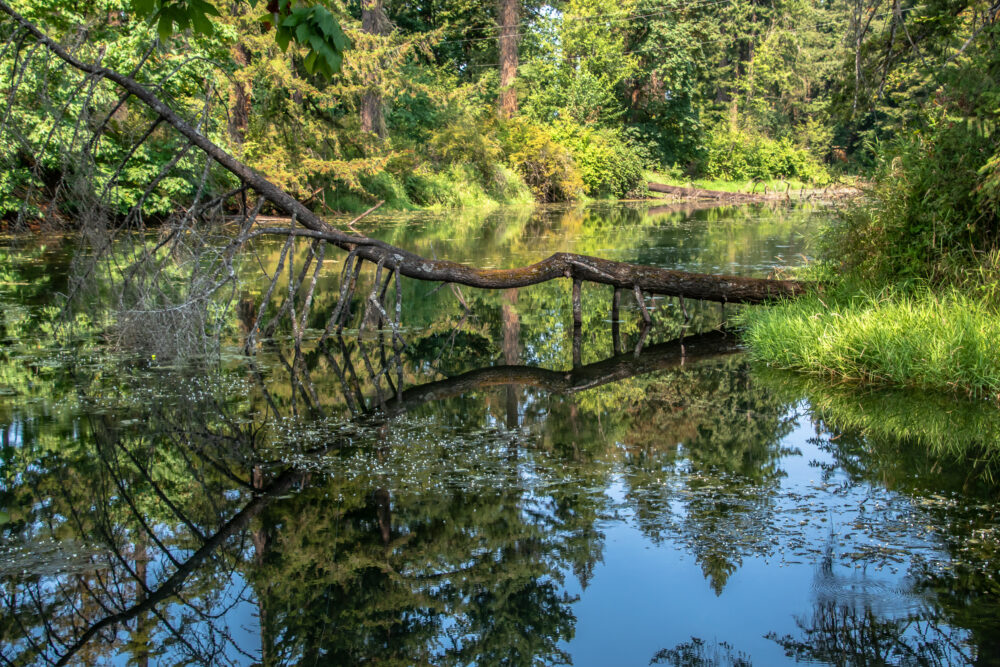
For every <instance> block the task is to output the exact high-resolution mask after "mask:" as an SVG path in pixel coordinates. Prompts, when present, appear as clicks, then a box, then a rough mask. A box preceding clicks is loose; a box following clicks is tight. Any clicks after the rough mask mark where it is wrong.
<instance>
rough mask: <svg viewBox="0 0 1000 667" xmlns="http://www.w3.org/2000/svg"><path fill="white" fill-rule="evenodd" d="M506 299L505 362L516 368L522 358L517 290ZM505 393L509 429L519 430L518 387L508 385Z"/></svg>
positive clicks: (504, 307)
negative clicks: (516, 305) (515, 305)
mask: <svg viewBox="0 0 1000 667" xmlns="http://www.w3.org/2000/svg"><path fill="white" fill-rule="evenodd" d="M504 297H505V299H506V300H507V303H505V304H503V307H502V308H501V310H500V316H501V318H502V323H503V362H504V363H505V364H507V365H508V366H514V365H516V364H517V363H518V361H520V358H521V349H520V343H521V318H520V316H518V314H517V309H516V308H515V307H514V304H516V303H517V290H516V289H511V290H507V291H506V292H504ZM505 392H506V395H507V396H506V398H507V400H506V408H507V410H506V412H507V428H517V427H518V425H519V423H520V419H519V418H518V417H519V412H520V410H519V409H518V395H517V392H518V389H517V385H516V384H509V385H507V387H506V389H505Z"/></svg>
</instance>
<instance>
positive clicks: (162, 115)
mask: <svg viewBox="0 0 1000 667" xmlns="http://www.w3.org/2000/svg"><path fill="white" fill-rule="evenodd" d="M0 10H2V11H3V12H4V13H6V14H7V15H9V16H11V17H12V18H13V19H14V20H15V21H16V22H17V23H18V24H19V25H20V26H21V28H22V29H24V30H25V31H26V32H28V33H30V34H31V35H32V36H33V37H34V38H35V39H36V40H37V41H38V42H39V43H40V44H42V45H44V46H45V47H46V48H47V49H49V50H50V51H51V52H52V53H54V54H55V55H56V56H57V57H59V58H60V59H62V60H63V61H65V62H66V63H68V64H69V65H71V66H72V67H74V68H75V69H77V70H79V71H81V72H83V73H85V74H87V75H89V76H92V77H95V78H101V79H107V80H109V81H113V82H114V83H115V84H117V85H118V86H119V87H121V88H122V89H123V90H124V91H125V92H126V96H128V95H131V96H134V97H136V98H137V99H139V100H141V101H142V102H143V103H144V104H146V105H147V106H148V107H149V108H150V109H151V110H153V111H154V112H155V113H156V114H158V116H159V119H158V120H157V122H160V121H163V122H166V123H167V124H169V125H170V126H172V127H173V128H174V129H176V130H177V132H179V133H180V134H181V135H183V136H184V137H185V138H186V139H187V140H188V141H190V142H191V144H193V145H194V146H197V147H198V148H200V149H201V150H202V151H204V152H205V154H206V155H207V156H209V157H210V158H211V159H213V160H215V161H216V162H217V163H218V164H220V165H222V167H224V168H225V169H226V170H228V171H229V172H230V173H232V174H233V175H234V176H236V177H237V178H238V179H239V180H240V181H241V182H242V183H243V184H244V185H245V186H247V187H249V188H251V189H253V190H254V191H255V192H257V194H258V195H260V197H262V198H263V199H266V200H267V201H269V202H271V204H273V205H274V206H275V207H277V208H278V209H281V210H282V211H284V212H286V213H288V214H289V215H290V216H291V217H292V219H293V220H295V221H297V222H298V223H299V224H301V225H302V227H304V229H300V228H297V227H290V228H258V229H256V230H254V231H253V232H252V233H250V234H248V235H246V236H245V237H243V238H242V239H241V240H242V241H243V242H245V241H247V240H249V239H250V238H252V237H253V236H256V235H260V234H281V235H288V236H305V237H309V238H312V239H319V240H322V241H326V242H329V243H332V244H334V245H336V246H337V247H339V248H341V249H343V250H347V251H348V252H350V253H351V254H352V255H354V256H356V257H357V259H358V260H367V261H369V262H372V263H373V264H376V265H379V266H385V267H386V268H388V269H391V270H392V271H394V272H395V273H397V274H401V275H404V276H407V277H409V278H414V279H417V280H428V281H442V282H450V283H458V284H460V285H468V286H470V287H478V288H484V289H508V288H513V287H526V286H528V285H535V284H538V283H542V282H547V281H549V280H554V279H557V278H570V279H572V280H574V281H577V282H578V281H584V280H585V281H589V282H594V283H599V284H604V285H611V286H613V287H615V288H616V289H619V288H620V289H631V290H633V291H634V292H635V293H636V295H637V296H639V297H641V295H642V293H650V294H662V295H668V296H679V297H687V298H694V299H704V300H708V301H718V302H722V303H727V302H728V303H748V304H756V303H762V302H764V301H769V300H773V299H780V298H794V297H796V296H799V295H800V294H802V293H803V292H804V291H805V289H806V286H805V285H804V284H803V283H799V282H796V281H790V280H765V279H759V278H743V277H738V276H725V275H710V274H701V273H687V272H684V271H672V270H669V269H661V268H657V267H653V266H641V265H635V264H630V263H627V262H615V261H610V260H606V259H600V258H597V257H588V256H586V255H576V254H572V253H557V254H555V255H552V256H551V257H549V258H547V259H544V260H542V261H541V262H538V263H537V264H532V265H530V266H525V267H519V268H513V269H480V268H476V267H471V266H466V265H463V264H458V263H455V262H449V261H442V260H436V259H429V258H426V257H422V256H420V255H417V254H415V253H412V252H409V251H407V250H404V249H402V248H397V247H396V246H393V245H390V244H388V243H385V242H383V241H379V240H377V239H372V238H369V237H367V236H363V235H361V234H351V233H346V232H343V231H340V230H337V229H334V228H332V227H331V226H329V225H328V224H327V223H326V222H324V221H323V220H322V219H321V218H320V217H319V216H318V215H316V214H315V213H313V212H312V210H310V209H309V208H308V207H307V206H305V205H304V204H302V203H301V202H300V201H298V200H297V199H295V198H294V197H292V196H291V195H289V194H288V193H287V192H285V191H284V190H282V189H281V188H279V187H278V186H276V185H274V184H273V183H271V182H270V181H269V180H267V179H266V178H264V177H263V176H262V175H261V174H259V173H257V172H256V171H254V170H253V169H251V168H250V167H248V166H247V165H245V164H243V163H242V162H240V161H239V160H237V159H236V158H234V157H233V156H232V155H230V154H229V153H227V152H226V151H225V150H223V149H222V148H220V147H219V146H218V145H216V144H215V143H213V142H212V141H211V140H209V139H208V138H207V137H206V136H205V135H204V134H202V133H201V132H199V131H198V129H196V128H195V127H193V126H192V125H191V124H190V123H188V122H187V121H185V120H184V119H183V118H181V117H180V116H179V115H178V114H177V113H176V112H175V111H174V110H173V109H171V108H170V107H169V106H168V105H167V104H165V103H164V102H163V101H162V100H161V99H160V98H159V97H157V96H156V95H155V94H154V93H153V92H151V91H150V90H149V89H148V88H146V87H145V86H143V85H142V84H140V83H139V82H138V81H136V80H135V79H133V78H132V77H129V76H126V75H124V74H121V73H120V72H117V71H115V70H111V69H108V68H106V67H103V66H101V65H97V64H91V63H85V62H82V61H80V60H78V59H77V58H76V57H74V56H73V55H72V54H70V53H68V52H67V51H66V50H65V49H63V48H62V47H61V46H60V45H59V44H57V43H56V42H54V41H53V40H52V39H50V38H49V37H48V36H47V35H45V34H44V33H43V32H42V31H41V30H39V29H38V28H37V27H35V25H34V24H32V23H31V22H30V21H28V20H26V19H25V18H23V17H22V16H21V15H19V14H18V13H17V12H15V11H14V10H13V9H12V8H11V7H10V6H9V5H8V4H7V3H6V2H4V1H3V0H0ZM664 187H670V186H664ZM726 194H731V193H726ZM577 293H578V292H577ZM640 303H641V302H640ZM577 321H579V320H578V318H577Z"/></svg>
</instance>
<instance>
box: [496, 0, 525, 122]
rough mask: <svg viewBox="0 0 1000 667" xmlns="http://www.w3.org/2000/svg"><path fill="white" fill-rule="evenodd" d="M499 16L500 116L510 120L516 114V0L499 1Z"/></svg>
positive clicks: (517, 8)
mask: <svg viewBox="0 0 1000 667" xmlns="http://www.w3.org/2000/svg"><path fill="white" fill-rule="evenodd" d="M499 2H500V16H499V20H498V23H499V24H500V115H501V116H502V117H504V118H510V117H511V116H513V115H514V114H516V113H517V91H516V90H515V89H514V79H515V77H516V76H517V16H518V13H519V12H518V10H519V9H520V7H519V4H518V0H499Z"/></svg>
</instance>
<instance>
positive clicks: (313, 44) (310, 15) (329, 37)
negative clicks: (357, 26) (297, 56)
mask: <svg viewBox="0 0 1000 667" xmlns="http://www.w3.org/2000/svg"><path fill="white" fill-rule="evenodd" d="M275 24H276V27H277V34H276V35H275V41H276V42H277V44H278V46H280V47H281V49H282V50H286V49H287V48H288V45H289V44H290V43H291V42H292V41H295V42H296V43H298V44H300V45H301V46H304V47H306V48H307V49H309V53H308V54H307V55H306V57H305V61H304V62H303V64H304V65H305V68H306V71H307V72H309V74H321V75H323V76H326V77H330V76H333V75H334V74H335V73H337V72H338V71H340V66H341V63H342V62H343V59H344V57H343V53H344V51H346V50H347V49H349V48H350V46H351V43H350V40H349V39H347V35H345V34H344V31H343V30H341V28H340V23H339V22H338V21H337V19H336V18H335V17H334V16H333V14H332V13H331V12H330V10H329V9H327V8H326V7H324V6H323V5H319V4H317V5H312V6H311V7H301V6H297V7H292V6H290V5H289V3H288V2H287V0H282V1H281V3H280V5H279V14H278V15H277V16H276V17H275Z"/></svg>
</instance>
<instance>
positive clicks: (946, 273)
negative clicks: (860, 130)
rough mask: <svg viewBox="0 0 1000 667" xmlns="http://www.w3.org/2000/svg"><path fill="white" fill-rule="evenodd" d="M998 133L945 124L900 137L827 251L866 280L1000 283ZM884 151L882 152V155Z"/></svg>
mask: <svg viewBox="0 0 1000 667" xmlns="http://www.w3.org/2000/svg"><path fill="white" fill-rule="evenodd" d="M994 151H1000V132H994V133H993V134H992V135H990V134H988V133H984V131H982V130H981V129H979V128H975V127H972V126H970V125H967V124H965V123H952V122H950V121H947V120H944V119H942V122H940V123H938V124H936V125H935V124H932V127H931V128H929V129H928V130H926V131H923V132H914V133H912V134H910V135H908V136H903V137H900V138H897V139H896V140H895V141H894V142H893V145H892V146H891V147H889V149H888V150H885V151H884V152H885V153H887V157H884V158H882V159H881V160H880V161H879V163H878V166H877V170H876V173H875V176H874V178H873V180H872V184H871V186H870V187H869V188H868V191H867V192H866V194H867V197H865V198H864V199H863V200H861V201H859V202H857V203H856V204H855V205H854V206H853V207H852V208H850V209H849V210H848V211H847V212H846V213H845V214H844V215H843V216H842V218H841V220H840V223H839V224H838V225H836V226H835V227H834V228H833V229H831V231H830V232H829V234H828V235H827V237H826V243H827V254H828V255H829V256H830V258H831V259H833V260H836V261H838V262H841V263H843V264H844V265H845V267H846V268H847V269H849V270H852V271H854V272H856V273H858V274H860V275H865V276H868V277H873V278H882V279H885V280H904V281H913V280H917V281H925V280H929V281H931V282H968V281H969V280H970V278H971V279H980V280H981V279H982V278H983V277H984V276H981V275H973V274H972V273H971V272H970V271H969V269H970V268H978V269H983V270H986V271H987V272H989V273H992V274H993V275H987V276H985V280H981V282H990V281H995V280H997V266H996V261H997V249H998V248H1000V198H998V197H997V190H996V189H994V188H995V187H996V183H997V179H998V178H1000V176H998V170H997V167H998V165H997V163H996V157H995V156H994V157H990V155H991V153H992V152H994ZM880 152H883V151H880Z"/></svg>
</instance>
